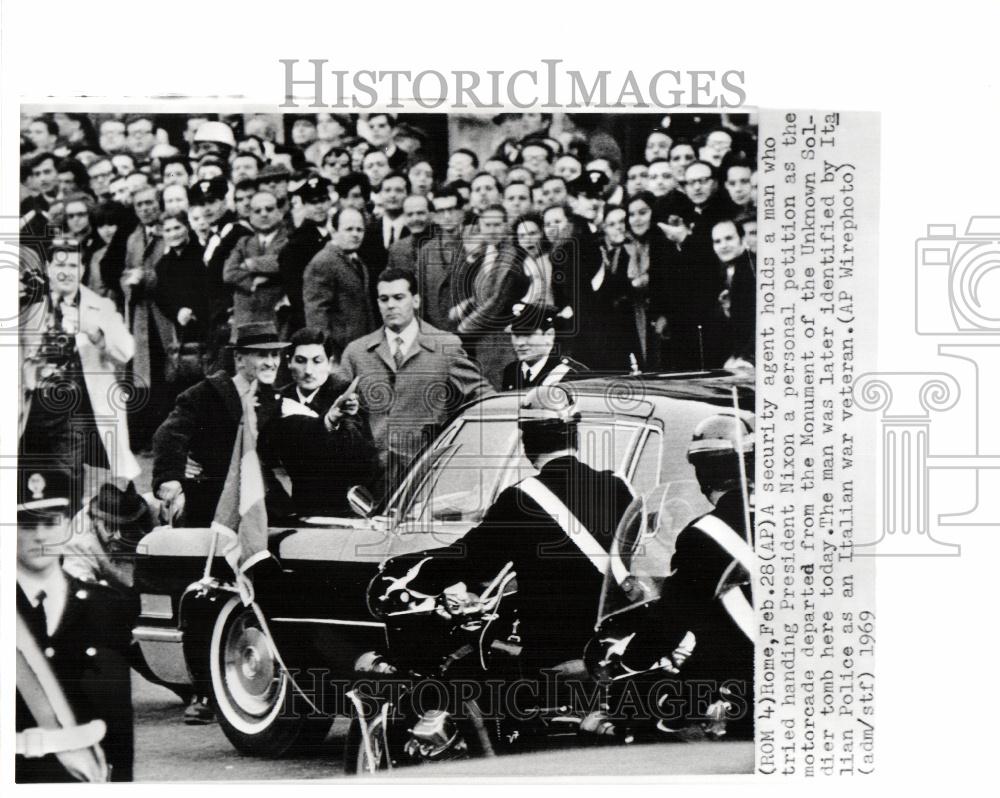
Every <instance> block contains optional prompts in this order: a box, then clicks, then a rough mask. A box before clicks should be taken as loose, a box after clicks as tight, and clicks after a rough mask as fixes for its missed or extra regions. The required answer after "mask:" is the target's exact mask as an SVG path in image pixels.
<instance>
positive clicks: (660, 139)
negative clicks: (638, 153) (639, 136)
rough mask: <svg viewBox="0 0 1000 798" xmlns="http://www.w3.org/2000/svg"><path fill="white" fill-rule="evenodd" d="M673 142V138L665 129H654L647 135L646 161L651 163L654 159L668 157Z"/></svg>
mask: <svg viewBox="0 0 1000 798" xmlns="http://www.w3.org/2000/svg"><path fill="white" fill-rule="evenodd" d="M672 143H673V139H672V138H671V137H670V134H669V133H667V132H666V131H665V130H661V129H660V128H656V129H655V130H653V131H652V132H651V133H650V134H649V135H648V136H647V137H646V151H645V156H646V163H650V164H651V163H652V162H653V161H656V160H659V159H661V158H666V157H667V153H668V152H669V151H670V145H671V144H672Z"/></svg>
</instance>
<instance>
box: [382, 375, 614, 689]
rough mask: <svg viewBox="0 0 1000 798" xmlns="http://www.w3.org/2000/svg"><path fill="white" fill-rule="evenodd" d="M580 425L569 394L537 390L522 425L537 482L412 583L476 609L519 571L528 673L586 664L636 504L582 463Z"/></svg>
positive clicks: (520, 486)
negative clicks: (622, 530)
mask: <svg viewBox="0 0 1000 798" xmlns="http://www.w3.org/2000/svg"><path fill="white" fill-rule="evenodd" d="M579 422H580V414H579V413H578V412H577V409H576V404H575V400H574V397H573V395H572V394H571V392H570V390H569V389H568V387H567V386H564V385H555V386H550V387H539V388H535V389H532V390H531V391H530V392H529V393H528V394H527V396H526V397H525V399H524V402H523V404H522V407H521V409H520V415H519V420H518V426H519V428H520V432H521V442H522V444H523V447H524V454H525V456H526V457H527V458H528V460H529V461H530V462H531V464H532V466H534V467H535V468H536V469H537V470H538V474H537V476H532V477H528V478H527V479H524V480H521V482H519V483H517V484H516V485H512V486H511V487H509V488H507V489H506V490H505V491H503V492H502V493H501V494H500V495H499V496H498V497H497V499H496V501H495V502H494V504H493V505H492V506H491V507H490V508H489V510H487V511H486V514H485V516H484V517H483V520H482V522H481V523H480V524H479V525H478V526H477V527H475V528H474V529H472V530H471V531H470V532H469V533H468V534H467V535H466V536H465V537H464V538H462V539H461V540H459V541H458V542H457V543H455V544H453V545H452V546H450V547H448V548H446V549H443V550H437V551H431V552H428V554H429V555H430V556H431V559H430V560H428V561H427V562H426V563H425V564H424V565H423V566H422V567H421V568H420V569H419V572H418V573H417V574H416V576H415V579H414V580H413V581H412V584H413V585H414V586H415V588H416V589H417V590H419V591H421V592H426V593H430V592H439V591H441V590H444V589H445V588H447V589H446V590H444V592H445V594H446V596H447V597H448V599H447V600H448V602H449V605H450V606H455V607H456V608H458V609H459V610H460V609H461V608H462V607H465V606H468V605H470V604H474V603H475V601H476V596H475V591H476V590H478V589H479V587H478V585H479V584H484V583H487V584H488V583H489V582H491V581H492V580H493V579H494V577H495V576H496V575H497V574H498V573H499V572H500V571H501V570H502V569H503V567H504V566H505V565H506V564H507V563H508V562H511V563H513V570H514V571H515V572H516V573H517V585H518V588H517V591H518V592H517V607H518V617H519V618H520V620H521V623H520V630H519V634H520V635H521V639H522V641H523V642H524V662H525V665H526V666H527V667H528V670H527V671H526V673H531V672H532V669H534V672H535V673H537V672H538V670H539V669H542V668H549V667H553V666H556V665H559V664H561V663H563V662H566V661H569V660H576V659H579V658H580V657H581V656H582V654H583V650H584V647H585V645H586V643H587V641H588V640H589V638H590V636H591V633H592V630H593V624H594V618H595V617H596V612H597V601H598V597H599V596H600V592H601V586H602V584H603V581H604V574H605V572H606V571H607V570H608V567H609V557H608V551H609V548H610V544H611V540H612V537H613V535H614V532H615V528H616V527H617V526H618V523H619V521H620V520H621V517H622V515H623V514H624V512H625V510H626V508H627V507H628V505H629V503H630V502H631V501H632V498H633V496H632V490H631V488H630V487H629V486H628V485H627V484H626V482H625V481H624V480H623V479H621V478H620V477H618V476H616V475H615V474H613V473H612V472H611V471H595V470H594V469H592V468H591V467H590V466H588V465H586V464H585V463H583V462H582V461H581V460H580V457H579V448H578V447H579V441H578V425H579ZM424 556H426V555H424ZM401 564H402V563H401Z"/></svg>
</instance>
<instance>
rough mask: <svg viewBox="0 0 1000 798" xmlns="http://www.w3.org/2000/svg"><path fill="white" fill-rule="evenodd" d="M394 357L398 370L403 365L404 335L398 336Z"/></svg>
mask: <svg viewBox="0 0 1000 798" xmlns="http://www.w3.org/2000/svg"><path fill="white" fill-rule="evenodd" d="M392 359H393V360H394V361H395V362H396V370H397V371H398V370H399V369H400V367H401V366H402V365H403V338H402V336H399V335H397V336H396V352H395V353H394V354H393V356H392Z"/></svg>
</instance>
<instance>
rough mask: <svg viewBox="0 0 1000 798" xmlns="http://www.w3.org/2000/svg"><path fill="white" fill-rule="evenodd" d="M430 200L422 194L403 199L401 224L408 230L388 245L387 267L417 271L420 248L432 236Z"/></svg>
mask: <svg viewBox="0 0 1000 798" xmlns="http://www.w3.org/2000/svg"><path fill="white" fill-rule="evenodd" d="M430 222H431V207H430V200H429V199H428V198H427V197H425V196H424V195H422V194H411V195H410V196H408V197H407V198H406V199H405V200H403V224H404V225H405V226H406V229H407V230H409V231H410V234H409V235H408V236H405V237H404V238H401V239H399V240H398V241H396V242H395V243H394V244H393V245H392V246H390V247H389V257H388V262H387V265H386V268H387V269H403V270H404V271H408V272H414V273H415V272H416V271H417V256H418V255H419V254H420V249H421V247H423V245H424V244H425V243H427V241H428V240H429V239H430V238H431V237H432V236H433V234H434V229H433V227H432V226H431V223H430Z"/></svg>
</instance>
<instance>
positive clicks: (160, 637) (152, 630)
mask: <svg viewBox="0 0 1000 798" xmlns="http://www.w3.org/2000/svg"><path fill="white" fill-rule="evenodd" d="M132 636H133V637H135V639H136V640H137V641H143V640H146V641H149V642H151V643H180V642H182V641H183V640H184V633H183V632H181V631H180V630H179V629H160V628H158V627H155V626H137V627H135V629H133V630H132Z"/></svg>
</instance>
